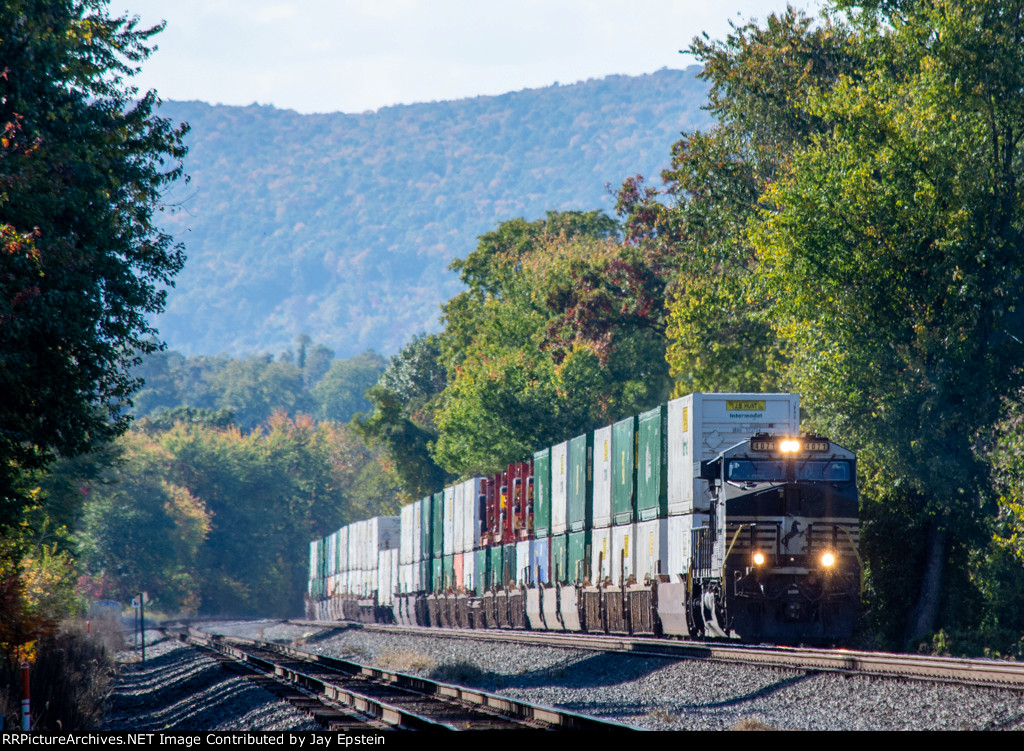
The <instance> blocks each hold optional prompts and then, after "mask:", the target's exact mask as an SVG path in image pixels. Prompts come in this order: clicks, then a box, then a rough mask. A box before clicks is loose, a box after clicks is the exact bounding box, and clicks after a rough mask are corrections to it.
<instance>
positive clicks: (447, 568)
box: [441, 555, 455, 589]
mask: <svg viewBox="0 0 1024 751" xmlns="http://www.w3.org/2000/svg"><path fill="white" fill-rule="evenodd" d="M441 560H442V561H443V566H444V571H443V572H442V573H443V575H444V582H443V584H442V587H441V588H442V589H450V588H452V587H454V586H455V556H454V555H446V556H444V557H443V558H442V559H441Z"/></svg>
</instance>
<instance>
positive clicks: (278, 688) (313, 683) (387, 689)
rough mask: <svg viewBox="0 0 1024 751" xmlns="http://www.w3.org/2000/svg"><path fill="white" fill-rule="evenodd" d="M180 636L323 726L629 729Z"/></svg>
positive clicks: (255, 647)
mask: <svg viewBox="0 0 1024 751" xmlns="http://www.w3.org/2000/svg"><path fill="white" fill-rule="evenodd" d="M179 638H181V639H182V641H185V642H187V643H189V644H192V645H194V646H197V647H200V648H203V649H206V650H210V651H212V652H214V653H216V655H217V656H218V658H219V659H220V660H221V661H222V662H223V661H231V662H230V663H229V664H232V665H233V666H234V669H235V670H243V669H248V670H251V671H255V672H257V673H260V674H261V676H262V678H261V680H262V681H263V682H264V685H265V686H266V682H267V681H270V680H272V681H273V682H274V684H273V685H272V686H267V687H269V688H271V690H272V691H274V693H276V694H277V695H278V696H280V697H281V698H284V699H286V700H287V701H289V702H290V703H292V704H293V705H294V706H296V707H299V708H300V709H303V710H304V711H306V712H309V713H310V714H312V715H313V716H314V717H315V718H316V719H317V721H318V722H319V723H320V724H321V725H323V726H324V727H325V728H327V729H328V730H336V731H337V730H354V729H360V728H361V729H367V728H372V729H417V730H427V729H435V730H512V729H517V730H518V729H523V728H537V729H559V730H599V729H600V730H632V729H633V728H630V727H628V726H626V725H622V724H619V723H615V722H610V721H607V720H600V719H597V718H593V717H587V716H585V715H579V714H575V713H572V712H566V711H563V710H559V709H553V708H550V707H542V706H538V705H534V704H528V703H526V702H522V701H517V700H513V699H508V698H506V697H501V696H497V695H495V694H489V693H487V692H484V691H477V690H474V689H468V688H463V687H460V686H454V685H451V684H445V683H438V682H436V681H431V680H428V679H426V678H419V677H415V676H410V675H405V674H403V673H395V672H391V671H387V670H381V669H379V668H374V667H369V666H366V665H361V664H359V663H355V662H351V661H348V660H342V659H338V658H334V657H326V656H323V655H316V654H311V653H309V652H305V651H303V650H300V649H296V648H294V647H288V646H283V645H279V644H270V643H266V642H261V641H256V640H252V639H240V638H236V637H226V636H216V635H213V634H208V633H205V632H201V631H197V630H195V629H191V628H189V629H188V630H187V631H182V632H180V635H179Z"/></svg>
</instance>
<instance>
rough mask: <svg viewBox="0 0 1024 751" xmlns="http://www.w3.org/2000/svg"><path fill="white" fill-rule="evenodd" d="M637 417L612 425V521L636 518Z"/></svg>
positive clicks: (626, 521)
mask: <svg viewBox="0 0 1024 751" xmlns="http://www.w3.org/2000/svg"><path fill="white" fill-rule="evenodd" d="M636 439H637V431H636V418H635V417H627V418H626V419H625V420H620V421H619V422H617V423H615V424H614V425H612V523H613V524H629V523H630V522H632V521H635V519H636V463H635V452H636Z"/></svg>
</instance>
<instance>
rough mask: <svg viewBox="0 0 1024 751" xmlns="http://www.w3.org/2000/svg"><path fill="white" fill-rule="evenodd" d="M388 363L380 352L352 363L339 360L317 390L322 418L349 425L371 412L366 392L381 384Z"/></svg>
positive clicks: (357, 358) (354, 358)
mask: <svg viewBox="0 0 1024 751" xmlns="http://www.w3.org/2000/svg"><path fill="white" fill-rule="evenodd" d="M385 364H386V361H385V360H384V358H383V357H381V356H380V355H378V354H377V353H376V352H372V351H370V352H364V353H363V354H361V355H359V356H358V357H353V358H351V359H348V360H335V361H334V362H333V363H332V364H331V367H330V369H329V370H328V371H327V373H325V374H324V375H323V377H322V378H321V379H320V381H319V382H318V383H317V384H316V386H314V387H313V399H314V400H315V402H316V404H317V414H318V415H319V417H320V418H322V419H326V420H333V421H334V422H342V423H346V422H348V421H349V420H351V419H352V417H353V416H354V415H355V414H356V413H357V412H365V411H367V410H368V409H369V408H370V402H369V401H368V400H367V399H366V391H367V389H369V388H370V387H371V386H373V385H374V384H376V383H377V380H378V379H379V378H380V374H381V373H382V372H383V371H384V366H385Z"/></svg>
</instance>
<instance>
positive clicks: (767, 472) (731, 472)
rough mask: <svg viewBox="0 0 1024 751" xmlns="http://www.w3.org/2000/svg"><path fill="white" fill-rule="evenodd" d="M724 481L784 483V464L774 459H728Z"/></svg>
mask: <svg viewBox="0 0 1024 751" xmlns="http://www.w3.org/2000/svg"><path fill="white" fill-rule="evenodd" d="M725 479H726V480H729V481H731V482H785V481H786V463H785V462H783V461H778V460H774V459H760V460H751V459H730V460H729V463H728V465H727V466H726V472H725Z"/></svg>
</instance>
